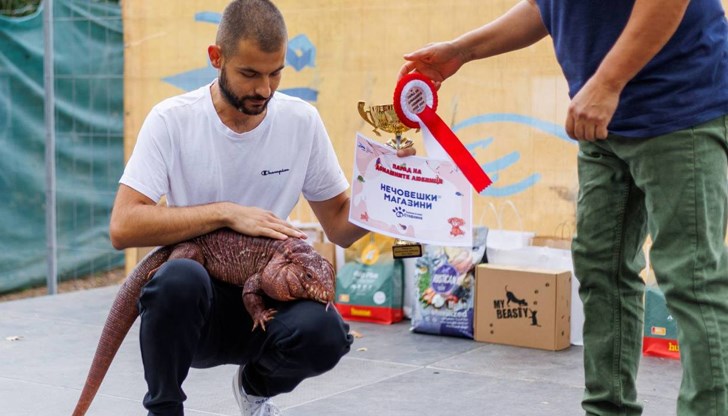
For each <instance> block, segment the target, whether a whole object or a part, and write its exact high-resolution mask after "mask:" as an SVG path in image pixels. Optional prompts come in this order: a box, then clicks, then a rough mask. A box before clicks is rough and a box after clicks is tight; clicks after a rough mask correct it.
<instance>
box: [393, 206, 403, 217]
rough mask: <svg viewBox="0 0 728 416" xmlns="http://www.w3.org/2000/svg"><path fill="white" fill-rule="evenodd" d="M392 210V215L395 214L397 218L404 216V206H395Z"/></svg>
mask: <svg viewBox="0 0 728 416" xmlns="http://www.w3.org/2000/svg"><path fill="white" fill-rule="evenodd" d="M392 212H394V215H396V216H397V218H401V217H403V216H404V208H402V207H395V208H393V209H392Z"/></svg>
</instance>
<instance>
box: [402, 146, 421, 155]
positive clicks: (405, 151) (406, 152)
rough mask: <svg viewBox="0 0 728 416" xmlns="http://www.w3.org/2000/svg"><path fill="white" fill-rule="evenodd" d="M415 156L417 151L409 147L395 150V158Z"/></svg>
mask: <svg viewBox="0 0 728 416" xmlns="http://www.w3.org/2000/svg"><path fill="white" fill-rule="evenodd" d="M416 154H417V149H415V148H414V147H412V146H410V147H408V148H406V149H397V156H399V157H407V156H414V155H416Z"/></svg>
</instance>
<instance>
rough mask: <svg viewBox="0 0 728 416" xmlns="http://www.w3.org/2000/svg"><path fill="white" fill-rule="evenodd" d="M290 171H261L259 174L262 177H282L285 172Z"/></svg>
mask: <svg viewBox="0 0 728 416" xmlns="http://www.w3.org/2000/svg"><path fill="white" fill-rule="evenodd" d="M289 170H290V169H279V170H263V171H261V172H260V174H261V175H262V176H268V175H282V174H284V173H286V172H288V171H289Z"/></svg>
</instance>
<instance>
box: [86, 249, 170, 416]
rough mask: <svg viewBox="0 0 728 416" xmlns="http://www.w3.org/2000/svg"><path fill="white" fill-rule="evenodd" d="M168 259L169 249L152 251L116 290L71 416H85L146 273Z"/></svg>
mask: <svg viewBox="0 0 728 416" xmlns="http://www.w3.org/2000/svg"><path fill="white" fill-rule="evenodd" d="M168 257H169V249H167V248H166V247H163V248H160V249H157V250H155V251H153V252H152V253H150V254H149V255H147V256H146V257H145V258H144V259H143V260H142V261H141V262H140V263H139V266H137V268H136V269H134V271H133V272H132V273H131V274H130V275H129V277H127V278H126V281H125V282H124V284H123V285H122V286H121V288H120V289H119V293H118V294H117V295H116V299H115V300H114V304H113V305H112V306H111V310H110V311H109V316H108V317H107V318H106V323H105V324H104V329H103V330H102V332H101V338H100V339H99V345H98V346H97V347H96V354H95V355H94V359H93V362H92V363H91V368H90V369H89V372H88V376H87V377H86V384H85V385H84V386H83V390H82V391H81V397H80V398H79V399H78V403H77V404H76V408H75V409H74V410H73V416H83V415H85V414H86V411H87V410H88V408H89V406H91V402H92V401H93V399H94V397H95V396H96V393H97V392H98V390H99V387H101V382H102V381H103V380H104V376H106V372H107V371H108V370H109V367H110V366H111V361H113V359H114V356H115V355H116V352H117V351H118V350H119V347H120V346H121V343H122V341H124V338H125V337H126V334H127V333H128V332H129V329H130V328H131V326H132V325H133V324H134V321H135V320H136V318H137V316H138V315H139V310H138V309H137V300H138V299H139V295H140V294H141V290H142V287H144V285H145V284H146V283H147V282H148V281H149V279H150V277H151V276H150V272H152V271H155V270H156V269H157V268H158V267H159V266H160V265H161V264H162V263H164V262H165V261H166V260H167V258H168Z"/></svg>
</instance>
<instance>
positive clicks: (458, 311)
mask: <svg viewBox="0 0 728 416" xmlns="http://www.w3.org/2000/svg"><path fill="white" fill-rule="evenodd" d="M487 234H488V229H487V228H486V227H476V228H474V229H473V247H442V246H435V245H426V246H425V247H424V253H423V256H422V257H420V258H418V259H417V260H416V263H415V291H416V292H415V296H414V299H415V302H414V305H413V311H412V330H413V331H414V332H419V333H426V334H436V335H449V336H458V337H464V338H473V305H474V302H473V298H474V294H475V266H476V265H477V264H478V263H480V262H481V261H483V260H484V255H485V242H486V237H487Z"/></svg>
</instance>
